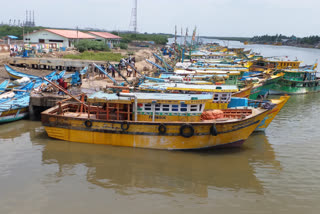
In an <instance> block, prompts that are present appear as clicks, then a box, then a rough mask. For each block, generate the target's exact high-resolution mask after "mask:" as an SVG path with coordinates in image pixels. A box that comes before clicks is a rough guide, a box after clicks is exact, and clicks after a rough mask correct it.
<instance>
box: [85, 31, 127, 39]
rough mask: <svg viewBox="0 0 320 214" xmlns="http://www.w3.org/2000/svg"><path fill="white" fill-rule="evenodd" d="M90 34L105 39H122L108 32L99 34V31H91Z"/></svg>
mask: <svg viewBox="0 0 320 214" xmlns="http://www.w3.org/2000/svg"><path fill="white" fill-rule="evenodd" d="M88 33H91V34H93V35H96V36H99V37H102V38H105V39H121V37H120V36H116V35H114V34H112V33H108V32H97V31H89V32H88Z"/></svg>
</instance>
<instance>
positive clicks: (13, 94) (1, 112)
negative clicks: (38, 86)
mask: <svg viewBox="0 0 320 214" xmlns="http://www.w3.org/2000/svg"><path fill="white" fill-rule="evenodd" d="M34 86H35V81H33V82H30V83H28V84H26V85H25V86H23V87H21V88H20V89H19V90H15V91H10V92H6V93H3V94H1V95H0V123H7V122H12V121H16V120H20V119H22V118H24V117H26V116H27V115H28V108H29V102H30V92H31V90H32V89H33V87H34Z"/></svg>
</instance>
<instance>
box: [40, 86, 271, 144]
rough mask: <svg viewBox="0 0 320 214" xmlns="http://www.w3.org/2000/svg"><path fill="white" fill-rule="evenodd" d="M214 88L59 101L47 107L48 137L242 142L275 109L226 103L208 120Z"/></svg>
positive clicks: (101, 141) (111, 141) (129, 141)
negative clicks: (207, 91)
mask: <svg viewBox="0 0 320 214" xmlns="http://www.w3.org/2000/svg"><path fill="white" fill-rule="evenodd" d="M212 99H213V97H212V94H196V95H195V94H159V93H157V94H154V93H118V94H107V93H103V92H98V93H95V94H93V95H91V96H89V97H88V99H87V101H88V104H85V103H84V102H81V103H76V104H74V103H64V104H62V103H60V104H59V105H58V106H55V107H53V108H50V109H48V110H46V111H44V112H43V113H42V124H43V125H44V127H45V130H46V132H47V133H48V135H49V137H52V138H56V139H60V140H66V141H73V142H81V143H95V144H107V145H114V146H129V147H140V148H152V149H168V150H184V149H206V148H211V147H217V146H240V145H242V144H243V142H244V141H245V140H246V139H247V138H248V137H249V136H250V134H251V133H252V132H253V131H254V130H255V129H256V127H257V126H258V125H259V123H260V122H261V121H262V120H263V118H265V116H266V115H267V113H268V112H269V111H270V110H271V109H270V110H268V109H264V108H252V109H246V108H244V109H225V110H221V111H222V112H223V117H222V118H220V119H214V120H204V119H203V118H202V114H203V111H204V108H205V104H206V103H207V102H208V101H211V100H212Z"/></svg>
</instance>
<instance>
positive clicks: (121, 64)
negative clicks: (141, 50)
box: [101, 56, 136, 77]
mask: <svg viewBox="0 0 320 214" xmlns="http://www.w3.org/2000/svg"><path fill="white" fill-rule="evenodd" d="M135 63H136V59H135V57H131V56H129V58H126V59H121V60H120V62H119V64H117V66H118V70H119V71H120V72H121V71H122V70H124V69H126V71H127V77H131V75H132V74H133V76H134V77H135V76H136V71H135V69H133V68H132V66H133V67H135ZM129 64H130V65H131V66H130V65H129ZM101 68H102V69H104V70H106V71H107V72H108V74H110V73H111V76H112V77H116V70H115V68H114V67H113V66H112V65H111V64H109V65H108V66H107V68H105V66H104V65H103V64H102V65H101Z"/></svg>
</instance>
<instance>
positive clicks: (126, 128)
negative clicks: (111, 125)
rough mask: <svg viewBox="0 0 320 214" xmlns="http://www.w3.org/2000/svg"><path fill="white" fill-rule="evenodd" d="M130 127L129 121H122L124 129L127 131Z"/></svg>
mask: <svg viewBox="0 0 320 214" xmlns="http://www.w3.org/2000/svg"><path fill="white" fill-rule="evenodd" d="M129 127H130V125H129V123H128V122H124V123H121V129H122V131H127V130H128V129H129Z"/></svg>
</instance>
